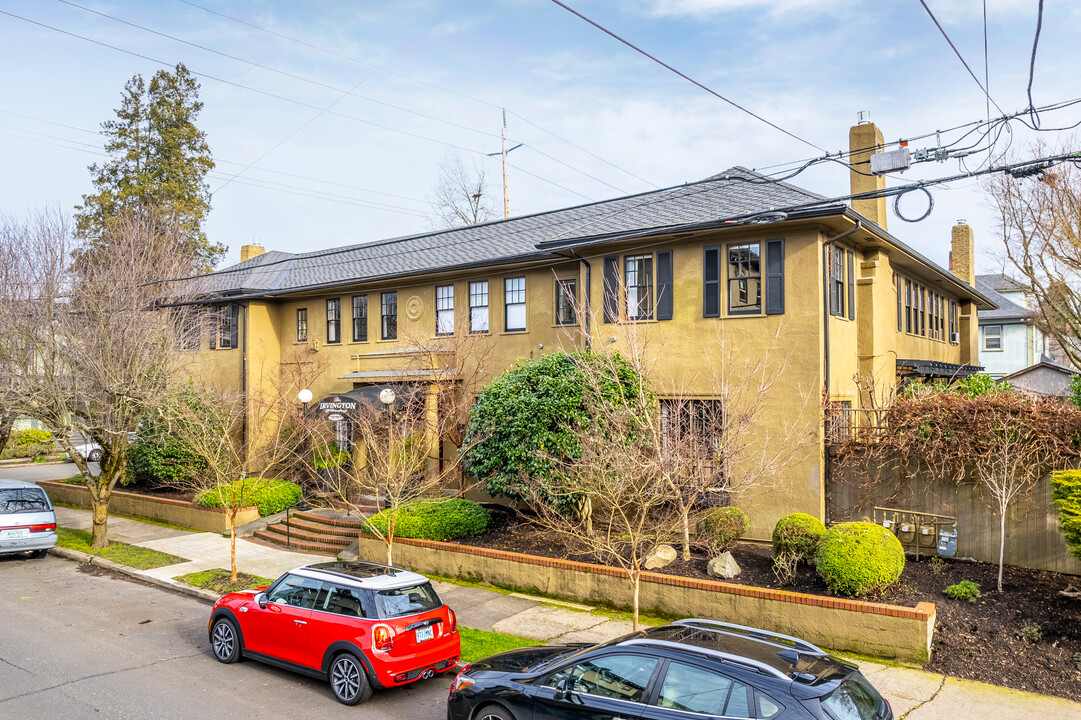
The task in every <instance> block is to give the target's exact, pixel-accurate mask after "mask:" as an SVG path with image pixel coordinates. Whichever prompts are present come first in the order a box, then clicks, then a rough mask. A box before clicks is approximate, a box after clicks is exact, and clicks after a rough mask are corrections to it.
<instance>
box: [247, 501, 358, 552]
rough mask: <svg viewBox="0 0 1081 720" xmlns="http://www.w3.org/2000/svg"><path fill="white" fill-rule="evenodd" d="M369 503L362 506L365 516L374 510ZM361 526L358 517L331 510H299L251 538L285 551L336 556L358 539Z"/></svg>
mask: <svg viewBox="0 0 1081 720" xmlns="http://www.w3.org/2000/svg"><path fill="white" fill-rule="evenodd" d="M371 505H372V506H371V507H362V508H361V509H362V510H364V511H366V512H365V515H368V514H371V513H372V512H374V511H375V505H374V503H372V504H371ZM362 527H364V523H363V521H362V520H361V519H359V518H357V517H353V516H348V515H344V514H343V513H338V512H335V511H332V510H331V511H328V510H298V511H297V512H294V513H291V514H290V517H289V519H288V520H285V519H283V520H282V521H281V522H278V523H275V524H273V525H268V526H267V528H266V530H259V531H257V532H256V533H255V534H254V535H252V537H251V538H250V539H251V540H254V541H255V542H259V543H262V544H266V545H272V546H274V547H279V548H283V549H287V550H296V551H298V552H308V553H313V554H316V555H331V556H336V555H337V554H338V553H340V552H341V551H342V550H344V549H345V548H347V547H349V545H351V544H352V542H353V541H354V540H356V539H357V534H358V533H359V532H360V529H361V528H362Z"/></svg>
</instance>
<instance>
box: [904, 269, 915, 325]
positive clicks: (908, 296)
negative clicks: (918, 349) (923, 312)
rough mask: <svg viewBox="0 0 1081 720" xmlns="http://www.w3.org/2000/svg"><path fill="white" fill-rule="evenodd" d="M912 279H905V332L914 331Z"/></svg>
mask: <svg viewBox="0 0 1081 720" xmlns="http://www.w3.org/2000/svg"><path fill="white" fill-rule="evenodd" d="M912 318H913V307H912V281H911V280H905V332H909V333H910V332H912Z"/></svg>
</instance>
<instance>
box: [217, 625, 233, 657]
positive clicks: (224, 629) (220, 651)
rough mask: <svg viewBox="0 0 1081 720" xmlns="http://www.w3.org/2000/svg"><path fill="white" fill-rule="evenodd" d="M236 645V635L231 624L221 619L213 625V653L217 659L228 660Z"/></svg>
mask: <svg viewBox="0 0 1081 720" xmlns="http://www.w3.org/2000/svg"><path fill="white" fill-rule="evenodd" d="M235 646H236V635H235V633H233V626H232V625H230V624H229V623H228V622H227V621H224V620H223V621H221V622H219V623H218V624H217V625H215V626H214V654H215V655H216V656H217V657H218V659H219V660H228V659H229V658H231V657H232V656H233V648H234V647H235Z"/></svg>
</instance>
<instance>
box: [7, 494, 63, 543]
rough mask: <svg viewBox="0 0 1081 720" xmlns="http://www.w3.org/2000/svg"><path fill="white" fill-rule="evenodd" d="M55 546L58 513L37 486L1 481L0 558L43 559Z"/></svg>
mask: <svg viewBox="0 0 1081 720" xmlns="http://www.w3.org/2000/svg"><path fill="white" fill-rule="evenodd" d="M54 545H56V513H55V512H53V504H52V503H51V502H49V496H48V495H46V494H45V491H44V490H42V489H41V488H39V487H38V486H37V485H35V484H33V483H28V482H22V481H21V480H0V555H8V554H11V553H24V552H29V553H31V554H32V555H33V557H42V556H44V555H45V553H46V552H48V550H49V548H51V547H53V546H54Z"/></svg>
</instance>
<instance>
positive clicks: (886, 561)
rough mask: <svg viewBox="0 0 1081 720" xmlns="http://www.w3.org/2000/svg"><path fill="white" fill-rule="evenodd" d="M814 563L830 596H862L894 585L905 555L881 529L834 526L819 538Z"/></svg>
mask: <svg viewBox="0 0 1081 720" xmlns="http://www.w3.org/2000/svg"><path fill="white" fill-rule="evenodd" d="M816 563H817V565H818V575H819V577H821V578H822V579H823V580H825V581H826V585H828V586H829V589H830V590H831V591H832V592H835V593H838V594H842V595H863V594H864V593H869V592H877V591H879V590H882V589H884V588H887V587H889V586H890V585H892V584H893V583H895V582H897V579H898V578H899V577H901V571H902V570H904V569H905V551H904V548H902V547H901V541H900V540H898V539H897V537H896V536H895V535H894V534H893V533H891V532H890V531H889V530H887V529H886V528H884V527H882V526H881V525H876V524H875V523H869V522H848V523H838V524H837V525H834V526H833V527H831V528H830V529H829V530H827V531H826V534H825V535H823V536H822V542H821V543H819V545H818V555H817V557H816Z"/></svg>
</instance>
